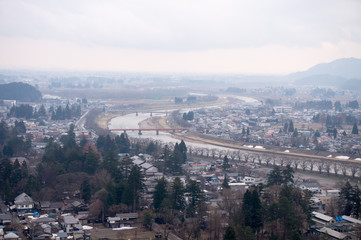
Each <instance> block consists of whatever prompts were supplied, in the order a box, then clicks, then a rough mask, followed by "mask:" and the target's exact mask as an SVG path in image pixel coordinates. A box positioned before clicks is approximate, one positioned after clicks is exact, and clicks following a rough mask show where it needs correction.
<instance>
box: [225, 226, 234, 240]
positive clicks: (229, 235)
mask: <svg viewBox="0 0 361 240" xmlns="http://www.w3.org/2000/svg"><path fill="white" fill-rule="evenodd" d="M236 239H237V238H236V232H235V231H234V229H233V228H232V227H231V226H229V227H228V228H227V230H226V233H225V234H224V237H223V240H236Z"/></svg>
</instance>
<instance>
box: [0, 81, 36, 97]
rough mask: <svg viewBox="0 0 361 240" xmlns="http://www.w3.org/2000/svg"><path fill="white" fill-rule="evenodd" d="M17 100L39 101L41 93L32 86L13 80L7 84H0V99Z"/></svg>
mask: <svg viewBox="0 0 361 240" xmlns="http://www.w3.org/2000/svg"><path fill="white" fill-rule="evenodd" d="M5 99H7V100H17V101H24V102H39V101H40V100H41V93H40V92H39V91H38V90H37V89H36V88H35V87H33V86H31V85H29V84H26V83H21V82H13V83H8V84H0V100H5Z"/></svg>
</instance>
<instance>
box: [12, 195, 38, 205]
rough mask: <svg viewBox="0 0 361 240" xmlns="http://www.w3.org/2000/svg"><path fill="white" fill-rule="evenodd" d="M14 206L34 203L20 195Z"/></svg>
mask: <svg viewBox="0 0 361 240" xmlns="http://www.w3.org/2000/svg"><path fill="white" fill-rule="evenodd" d="M14 202H15V204H24V205H25V204H26V205H28V204H33V203H34V200H33V199H32V198H31V197H30V196H29V195H27V194H26V193H22V194H20V195H19V196H17V197H16V198H15V201H14Z"/></svg>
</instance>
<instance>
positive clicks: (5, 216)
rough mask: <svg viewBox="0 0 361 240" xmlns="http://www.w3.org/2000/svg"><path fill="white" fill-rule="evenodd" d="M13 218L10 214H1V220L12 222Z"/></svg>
mask: <svg viewBox="0 0 361 240" xmlns="http://www.w3.org/2000/svg"><path fill="white" fill-rule="evenodd" d="M11 219H12V216H11V214H10V213H7V214H0V220H11Z"/></svg>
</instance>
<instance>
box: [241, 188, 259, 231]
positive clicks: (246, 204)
mask: <svg viewBox="0 0 361 240" xmlns="http://www.w3.org/2000/svg"><path fill="white" fill-rule="evenodd" d="M242 212H243V214H244V224H245V226H249V227H251V228H252V229H253V231H254V232H257V231H258V230H259V229H260V228H261V226H262V205H261V200H260V198H259V195H258V192H257V190H256V189H253V190H248V189H247V191H246V193H245V194H244V197H243V205H242Z"/></svg>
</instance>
